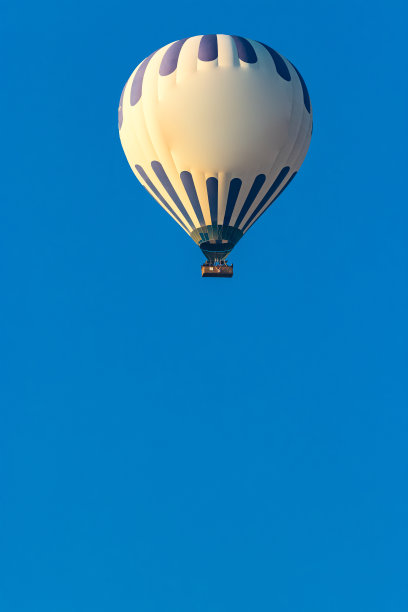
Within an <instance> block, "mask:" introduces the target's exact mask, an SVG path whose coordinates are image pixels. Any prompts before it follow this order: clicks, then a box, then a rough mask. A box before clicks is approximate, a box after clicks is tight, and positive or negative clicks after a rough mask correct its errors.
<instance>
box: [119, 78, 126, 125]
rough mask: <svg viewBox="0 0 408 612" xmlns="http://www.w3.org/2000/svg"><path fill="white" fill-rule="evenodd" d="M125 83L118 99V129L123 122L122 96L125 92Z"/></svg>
mask: <svg viewBox="0 0 408 612" xmlns="http://www.w3.org/2000/svg"><path fill="white" fill-rule="evenodd" d="M126 85H127V83H126ZM126 85H125V86H124V88H123V89H122V93H121V94H120V100H119V108H118V125H119V129H120V128H121V127H122V123H123V96H124V94H125V89H126Z"/></svg>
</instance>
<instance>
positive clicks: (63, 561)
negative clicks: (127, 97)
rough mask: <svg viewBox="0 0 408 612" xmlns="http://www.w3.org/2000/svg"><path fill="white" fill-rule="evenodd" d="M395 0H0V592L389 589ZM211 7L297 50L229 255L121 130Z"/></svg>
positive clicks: (21, 608)
mask: <svg viewBox="0 0 408 612" xmlns="http://www.w3.org/2000/svg"><path fill="white" fill-rule="evenodd" d="M407 16H408V15H407V10H406V7H405V3H403V2H402V1H401V2H397V1H390V2H378V1H377V2H375V1H374V2H370V3H369V2H366V1H364V2H362V1H361V0H360V1H356V0H353V1H351V0H345V1H343V2H336V3H332V2H329V3H327V2H316V1H310V2H301V1H298V0H295V1H292V2H276V3H274V2H270V1H268V2H258V3H250V4H246V5H245V4H243V3H241V4H240V3H238V2H230V1H228V2H224V1H222V0H221V1H219V0H217V1H214V0H210V1H209V2H207V3H205V4H200V3H199V4H196V5H195V4H194V3H192V2H184V1H182V2H177V3H175V2H172V3H166V2H163V1H162V0H159V2H146V3H145V4H143V3H141V2H136V1H134V2H129V1H127V0H124V1H122V2H110V3H107V2H103V1H102V2H99V1H98V2H96V1H93V2H88V1H86V0H84V1H81V2H80V1H78V0H76V1H75V2H72V0H63V1H61V2H41V1H40V2H31V1H30V2H28V1H23V2H19V3H17V2H11V0H9V2H8V6H6V7H5V13H3V16H2V19H1V23H0V33H1V43H0V44H1V46H2V59H3V67H2V98H1V100H2V108H3V111H2V116H3V125H2V147H1V154H0V155H1V167H2V175H3V178H2V181H1V187H0V190H1V200H2V204H1V209H0V214H1V223H0V232H1V241H0V262H1V264H0V265H1V284H2V298H1V305H0V311H1V313H0V314H1V349H0V350H1V355H2V357H1V360H2V365H1V374H0V376H1V398H0V399H1V406H2V408H1V427H0V453H1V457H0V459H1V462H0V465H1V475H0V478H1V507H0V508H1V509H0V525H1V527H0V529H1V542H0V549H1V553H0V559H1V560H0V609H1V611H2V612H37V611H38V612H94V611H95V612H111V611H113V610H114V611H119V612H130V611H132V612H134V611H137V612H162V611H163V612H164V611H165V612H231V611H233V612H252V611H256V612H271V611H274V612H281V611H282V612H283V611H285V612H289V611H293V612H344V611H345V610H347V611H348V612H361V611H366V610H368V611H370V612H406V610H407V609H408V587H407V584H408V581H407V580H406V577H407V573H408V559H407V549H408V537H407V536H408V533H407V531H408V528H407V513H408V493H407V467H408V460H407V432H408V419H407V403H408V402H407V399H408V383H407V379H406V369H407V368H406V366H407V362H406V348H407V340H408V329H407V322H406V312H407V306H408V303H407V302H408V299H407V298H408V291H407V284H406V273H407V254H408V253H407V246H406V244H407V238H406V225H407V221H408V219H407V216H408V215H407V209H406V205H405V202H404V199H405V195H406V193H405V192H406V180H405V179H406V172H407V171H406V165H405V164H406V161H405V159H404V156H405V149H406V136H407V125H406V94H407V86H406V64H405V66H404V65H403V61H404V59H403V58H404V55H405V49H404V47H405V38H406V30H405V25H404V23H405V22H406V20H407ZM213 32H222V33H233V34H241V35H243V36H248V37H249V38H255V39H259V40H261V41H264V42H265V43H267V44H269V45H271V46H272V47H274V48H276V49H277V50H279V51H280V52H281V53H283V54H284V55H285V56H286V57H288V58H289V59H290V60H292V61H293V62H294V63H295V65H296V66H297V67H298V68H299V70H300V71H301V72H302V74H303V76H304V78H305V80H306V82H307V85H308V88H309V91H310V95H311V99H312V103H313V107H314V116H315V123H314V133H313V139H312V144H311V148H310V150H309V154H308V156H307V158H306V161H305V163H304V165H303V167H302V169H301V171H300V173H299V175H298V177H297V178H296V180H295V181H294V182H293V183H292V185H291V186H290V188H289V189H288V190H287V191H286V192H285V194H284V195H283V196H282V197H281V198H280V199H279V200H278V202H277V203H276V204H275V205H274V206H273V207H272V208H271V209H270V210H269V211H268V213H267V214H265V215H264V217H263V218H262V220H261V221H260V222H259V223H258V224H256V225H255V226H254V227H253V228H252V230H251V231H250V232H249V233H248V234H247V235H246V236H245V239H244V240H242V242H241V243H240V244H239V245H238V246H237V248H236V250H235V251H234V253H233V255H232V257H231V260H232V261H233V262H234V266H235V277H234V278H233V279H232V280H231V281H229V280H228V281H227V280H225V281H221V280H212V279H202V278H201V276H200V264H201V263H202V260H203V257H202V255H201V252H200V251H199V249H198V248H197V247H196V246H195V245H194V243H193V242H192V241H191V240H190V239H189V238H188V237H187V236H186V235H185V234H184V232H182V230H180V229H179V228H178V226H177V225H176V224H175V223H174V222H173V221H172V220H171V219H170V217H169V216H168V215H166V214H165V213H164V212H163V211H162V209H161V208H160V207H159V206H158V205H157V204H156V203H155V202H154V201H153V200H152V199H151V198H150V196H149V195H148V194H147V192H145V191H144V190H143V188H142V187H141V186H140V185H139V184H138V182H137V180H136V178H135V177H134V176H133V174H132V172H131V170H130V168H129V166H128V163H127V161H126V159H125V157H124V154H123V152H122V149H121V146H120V142H119V138H118V133H117V106H118V101H119V96H120V93H121V90H122V87H123V85H124V83H125V81H126V80H127V78H128V77H129V75H130V73H131V71H132V70H133V69H134V67H135V66H136V65H137V64H138V63H139V62H140V61H141V60H142V59H143V58H144V57H145V56H146V55H148V54H149V53H150V52H152V51H153V50H155V49H157V48H159V47H161V46H162V45H164V44H166V43H168V42H170V41H172V40H176V39H178V38H182V37H184V36H190V35H194V34H201V33H213ZM147 227H151V228H154V230H155V233H154V234H149V233H148V232H147V231H146V228H147ZM141 228H142V229H141ZM168 236H171V239H170V241H168ZM148 250H149V251H150V256H149V260H148V261H143V260H141V259H140V257H139V254H140V253H144V252H146V251H148ZM255 252H256V253H258V254H259V259H258V260H257V261H255V260H254V253H255ZM168 259H171V260H180V261H181V262H183V269H182V270H181V271H180V273H179V274H174V273H172V272H171V271H170V269H169V266H168V265H167V263H166V261H167V260H168ZM210 373H211V375H210Z"/></svg>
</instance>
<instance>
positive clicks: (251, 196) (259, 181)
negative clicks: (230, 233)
mask: <svg viewBox="0 0 408 612" xmlns="http://www.w3.org/2000/svg"><path fill="white" fill-rule="evenodd" d="M265 179H266V176H265V175H264V174H258V176H257V177H256V179H255V180H254V182H253V184H252V187H251V189H250V191H249V193H248V195H247V198H246V200H245V202H244V205H243V206H242V208H241V212H240V213H239V215H238V219H237V220H236V221H235V227H239V225H240V224H241V222H242V219H243V218H244V217H245V215H246V214H247V212H248V210H249V209H250V207H251V206H252V204H253V201H254V200H255V198H256V196H257V195H258V193H259V191H260V189H261V187H262V185H263V184H264V182H265Z"/></svg>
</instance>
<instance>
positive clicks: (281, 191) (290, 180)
mask: <svg viewBox="0 0 408 612" xmlns="http://www.w3.org/2000/svg"><path fill="white" fill-rule="evenodd" d="M296 174H297V172H294V173H293V174H292V176H291V177H290V179H289V180H288V182H287V183H286V185H285V186H284V187H283V189H281V190H280V192H279V193H278V194H276V196H275V197H274V198H273V200H272V202H271V203H270V204H269V206H267V207H266V208H265V210H268V208H269V207H270V206H271V204H273V203H274V201H275V200H276V199H277V198H279V196H280V195H281V194H282V193H283V192H284V191H285V189H286V187H287V186H288V185H289V183H291V182H292V181H293V179H294V178H295V176H296ZM265 210H264V211H262V213H261V214H260V215H259V217H258V219H259V218H260V217H262V215H263V214H264V212H265ZM251 217H252V215H251ZM252 223H253V221H252ZM249 225H251V223H250V221H249V220H248V221H247V222H246V223H245V226H244V227H243V231H244V230H245V231H246V230H247V229H249V227H248V226H249Z"/></svg>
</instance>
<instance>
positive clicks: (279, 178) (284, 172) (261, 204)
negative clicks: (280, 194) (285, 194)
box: [242, 166, 290, 231]
mask: <svg viewBox="0 0 408 612" xmlns="http://www.w3.org/2000/svg"><path fill="white" fill-rule="evenodd" d="M289 170H290V168H289V166H285V167H284V168H282V170H281V171H280V172H279V174H278V176H277V177H276V179H275V180H274V182H273V183H272V185H271V187H269V189H268V191H267V192H266V194H265V195H264V197H263V198H262V200H261V201H260V202H259V204H258V206H257V207H256V208H255V210H254V212H253V213H252V215H251V216H250V217H249V219H248V221H246V222H245V225H244V227H243V228H242V231H244V229H245V228H246V227H247V226H248V225H249V224H250V223H251V221H252V219H254V218H255V217H256V215H257V214H258V213H259V211H260V210H262V208H263V207H264V206H265V204H266V203H267V201H268V200H269V198H270V197H272V195H273V194H274V193H275V191H276V190H277V189H278V187H280V185H281V184H282V183H283V181H284V180H285V178H286V176H287V174H288V172H289ZM273 201H274V200H272V202H273ZM272 202H269V204H268V206H267V207H266V208H269V206H270V205H271V204H272ZM266 208H265V210H266ZM264 212H265V211H264Z"/></svg>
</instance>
